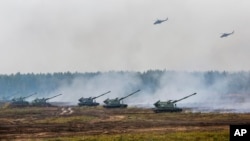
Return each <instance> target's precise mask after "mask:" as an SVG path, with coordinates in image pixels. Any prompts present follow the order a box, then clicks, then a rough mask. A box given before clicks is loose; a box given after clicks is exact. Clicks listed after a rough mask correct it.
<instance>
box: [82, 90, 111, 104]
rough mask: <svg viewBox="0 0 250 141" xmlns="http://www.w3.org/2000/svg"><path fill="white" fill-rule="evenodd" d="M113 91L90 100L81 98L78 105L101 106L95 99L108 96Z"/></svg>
mask: <svg viewBox="0 0 250 141" xmlns="http://www.w3.org/2000/svg"><path fill="white" fill-rule="evenodd" d="M110 92H111V91H108V92H106V93H103V94H101V95H99V96H96V97H89V98H83V97H82V98H80V99H79V100H78V101H79V103H78V105H79V106H97V105H99V103H97V102H96V101H95V99H97V98H98V97H101V96H104V95H106V94H108V93H110Z"/></svg>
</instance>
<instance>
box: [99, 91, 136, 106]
mask: <svg viewBox="0 0 250 141" xmlns="http://www.w3.org/2000/svg"><path fill="white" fill-rule="evenodd" d="M139 91H140V90H137V91H135V92H133V93H131V94H129V95H127V96H125V97H122V98H115V99H106V100H104V101H103V102H104V103H105V104H106V105H104V106H103V107H104V108H126V107H127V106H128V105H127V104H123V103H121V101H122V100H123V99H125V98H127V97H129V96H131V95H134V94H135V93H137V92H139Z"/></svg>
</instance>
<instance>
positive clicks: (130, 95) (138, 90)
mask: <svg viewBox="0 0 250 141" xmlns="http://www.w3.org/2000/svg"><path fill="white" fill-rule="evenodd" d="M139 91H140V90H137V91H135V92H133V93H131V94H129V95H127V96H125V97H122V98H120V99H119V101H120V100H123V99H125V98H127V97H129V96H131V95H133V94H135V93H137V92H139Z"/></svg>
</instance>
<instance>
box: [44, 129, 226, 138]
mask: <svg viewBox="0 0 250 141" xmlns="http://www.w3.org/2000/svg"><path fill="white" fill-rule="evenodd" d="M68 140H70V141H229V132H228V131H224V130H223V131H220V132H216V131H211V132H207V131H205V132H199V131H192V132H171V133H157V132H153V133H128V134H114V135H86V136H72V137H58V138H49V139H44V141H68Z"/></svg>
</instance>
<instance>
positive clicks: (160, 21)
mask: <svg viewBox="0 0 250 141" xmlns="http://www.w3.org/2000/svg"><path fill="white" fill-rule="evenodd" d="M167 20H168V18H166V19H165V20H159V19H157V20H156V21H155V22H154V24H155V25H156V24H161V23H162V22H165V21H167Z"/></svg>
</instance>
